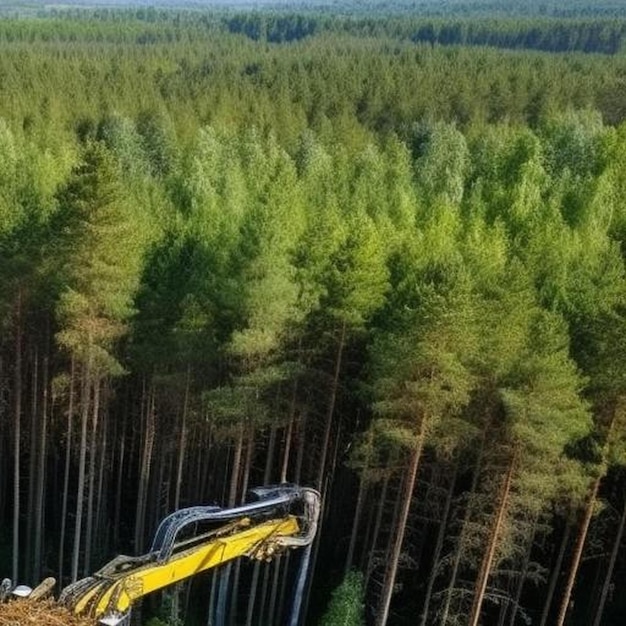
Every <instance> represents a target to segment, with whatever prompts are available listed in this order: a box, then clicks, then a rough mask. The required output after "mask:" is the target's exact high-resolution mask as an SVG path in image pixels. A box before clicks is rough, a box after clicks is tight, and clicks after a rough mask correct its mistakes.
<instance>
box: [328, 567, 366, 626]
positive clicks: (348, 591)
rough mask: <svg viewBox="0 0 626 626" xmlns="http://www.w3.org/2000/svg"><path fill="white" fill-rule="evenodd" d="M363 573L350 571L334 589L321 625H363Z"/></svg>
mask: <svg viewBox="0 0 626 626" xmlns="http://www.w3.org/2000/svg"><path fill="white" fill-rule="evenodd" d="M363 584H364V583H363V575H362V574H361V573H360V572H356V571H350V572H348V573H347V574H346V576H345V577H344V579H343V581H342V582H341V584H340V585H339V587H337V589H335V591H333V593H332V597H331V600H330V603H329V605H328V608H327V609H326V613H324V616H323V617H322V619H321V621H320V623H319V626H363V624H365V616H364V611H363V609H364V604H363V598H364V589H363Z"/></svg>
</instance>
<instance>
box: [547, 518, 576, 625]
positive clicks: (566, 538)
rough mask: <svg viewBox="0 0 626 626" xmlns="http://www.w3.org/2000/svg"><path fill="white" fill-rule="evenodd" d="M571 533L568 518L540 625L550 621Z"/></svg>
mask: <svg viewBox="0 0 626 626" xmlns="http://www.w3.org/2000/svg"><path fill="white" fill-rule="evenodd" d="M571 534H572V524H571V523H570V522H569V520H568V521H567V525H566V526H565V532H564V533H563V537H562V538H561V545H560V547H559V553H558V555H557V557H556V563H555V564H554V567H553V568H552V574H551V575H550V583H549V584H548V592H547V593H546V599H545V601H544V603H543V612H542V613H541V621H540V622H539V626H546V624H547V622H548V615H549V614H550V607H551V606H552V598H553V597H554V590H555V589H556V584H557V582H558V580H559V576H560V575H561V567H562V566H563V559H564V558H565V550H566V548H567V544H568V543H569V538H570V535H571Z"/></svg>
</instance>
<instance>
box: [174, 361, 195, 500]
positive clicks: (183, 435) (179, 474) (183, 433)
mask: <svg viewBox="0 0 626 626" xmlns="http://www.w3.org/2000/svg"><path fill="white" fill-rule="evenodd" d="M190 385H191V366H187V376H186V378H185V396H184V399H183V412H182V415H181V417H180V438H179V440H178V464H177V466H176V488H175V490H174V510H175V511H176V510H178V508H179V507H180V491H181V488H182V484H183V468H184V465H185V453H186V449H187V413H188V411H189V387H190Z"/></svg>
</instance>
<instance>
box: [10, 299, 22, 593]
mask: <svg viewBox="0 0 626 626" xmlns="http://www.w3.org/2000/svg"><path fill="white" fill-rule="evenodd" d="M14 376H15V379H14V385H13V394H14V397H13V420H14V439H13V442H14V445H13V451H14V454H15V456H14V457H13V557H12V558H13V562H12V566H13V573H12V576H13V580H14V581H17V580H18V578H19V563H20V561H19V556H20V476H21V467H20V453H21V445H20V442H21V438H22V432H21V421H22V292H21V289H20V290H19V291H18V294H17V305H16V310H15V373H14Z"/></svg>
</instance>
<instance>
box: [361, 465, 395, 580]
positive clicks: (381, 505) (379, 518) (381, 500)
mask: <svg viewBox="0 0 626 626" xmlns="http://www.w3.org/2000/svg"><path fill="white" fill-rule="evenodd" d="M389 480H390V476H389V472H386V473H385V478H384V479H383V486H382V490H381V493H380V496H379V497H378V506H377V510H376V520H375V522H374V530H373V531H372V537H371V539H370V541H369V542H368V543H369V546H370V549H369V552H368V553H367V564H366V565H365V584H366V585H367V582H368V580H369V577H370V574H371V572H372V567H373V563H374V554H375V552H376V546H377V545H378V536H379V534H380V527H381V525H382V523H383V512H384V510H385V503H386V501H387V491H388V490H389Z"/></svg>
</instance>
